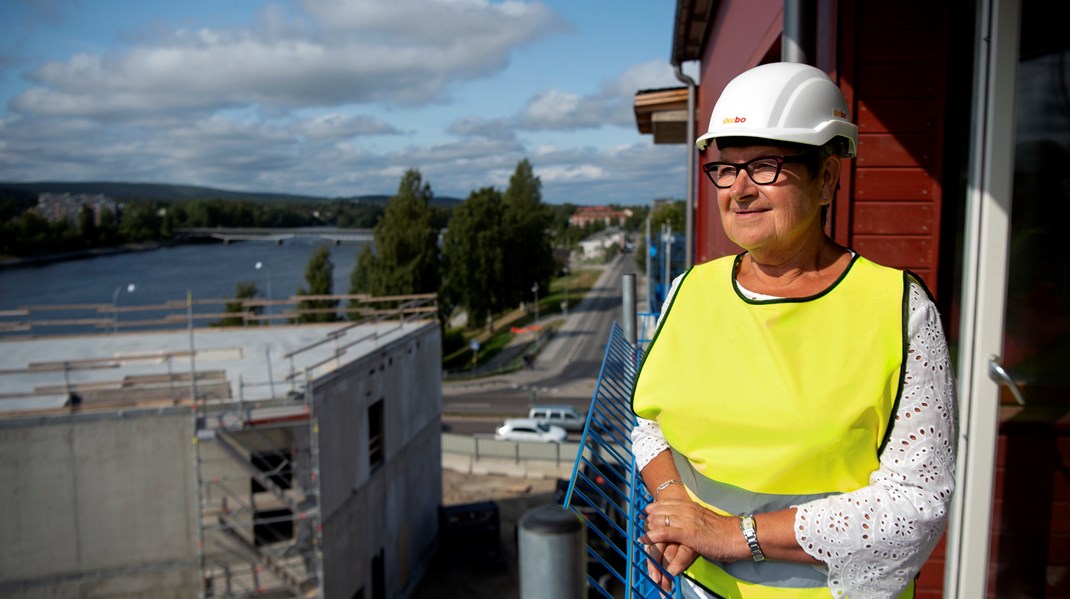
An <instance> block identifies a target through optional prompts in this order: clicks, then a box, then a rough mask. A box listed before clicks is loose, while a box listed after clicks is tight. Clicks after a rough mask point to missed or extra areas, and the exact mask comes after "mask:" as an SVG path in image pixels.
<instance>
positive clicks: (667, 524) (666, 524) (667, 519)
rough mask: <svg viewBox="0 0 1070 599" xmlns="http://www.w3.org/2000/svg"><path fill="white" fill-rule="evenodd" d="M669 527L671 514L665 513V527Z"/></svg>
mask: <svg viewBox="0 0 1070 599" xmlns="http://www.w3.org/2000/svg"><path fill="white" fill-rule="evenodd" d="M668 527H669V515H668V514H665V528H668Z"/></svg>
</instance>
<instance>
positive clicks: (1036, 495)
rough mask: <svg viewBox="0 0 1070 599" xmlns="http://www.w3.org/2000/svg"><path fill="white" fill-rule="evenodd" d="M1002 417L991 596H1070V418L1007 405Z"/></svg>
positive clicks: (1059, 412)
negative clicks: (1069, 465)
mask: <svg viewBox="0 0 1070 599" xmlns="http://www.w3.org/2000/svg"><path fill="white" fill-rule="evenodd" d="M1001 420H1002V421H1003V422H1002V425H1001V427H1000V436H999V447H998V450H997V451H998V453H997V455H996V484H995V487H996V488H995V498H996V499H995V502H994V503H993V506H992V537H991V542H992V546H991V549H990V553H989V555H990V558H989V559H990V561H989V585H988V597H990V598H992V599H996V598H999V597H1047V598H1048V599H1066V598H1070V472H1068V470H1067V464H1070V416H1067V415H1066V414H1065V409H1063V410H1055V411H1054V412H1052V411H1046V410H1044V409H1036V408H1026V409H1021V408H1018V407H1007V406H1005V407H1004V408H1003V409H1002V418H1001ZM1008 464H1014V468H1008V467H1007V465H1008ZM1045 558H1046V559H1045Z"/></svg>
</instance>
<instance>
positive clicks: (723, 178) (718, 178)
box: [702, 154, 811, 189]
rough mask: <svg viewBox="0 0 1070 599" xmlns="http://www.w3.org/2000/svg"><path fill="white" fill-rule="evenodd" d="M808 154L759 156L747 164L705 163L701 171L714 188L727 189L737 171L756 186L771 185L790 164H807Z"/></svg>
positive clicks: (737, 173)
mask: <svg viewBox="0 0 1070 599" xmlns="http://www.w3.org/2000/svg"><path fill="white" fill-rule="evenodd" d="M810 159H811V156H810V154H799V155H797V156H759V157H758V158H755V159H754V160H748V161H747V162H740V163H734V162H707V163H706V164H703V165H702V171H703V172H704V173H706V176H707V177H709V178H710V181H711V182H712V183H713V184H714V186H715V187H718V188H720V189H727V188H729V187H731V186H732V184H733V183H735V182H736V177H737V176H738V175H739V171H740V170H743V169H745V170H746V171H747V174H748V175H750V180H751V181H754V183H755V184H757V185H772V184H773V183H776V180H777V178H778V177H780V169H781V168H783V166H784V165H785V164H788V163H792V162H807V161H809V160H810Z"/></svg>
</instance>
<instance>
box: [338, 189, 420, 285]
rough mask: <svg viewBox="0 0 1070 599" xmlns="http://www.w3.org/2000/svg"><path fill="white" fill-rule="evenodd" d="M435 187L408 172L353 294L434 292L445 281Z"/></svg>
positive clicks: (367, 249)
mask: <svg viewBox="0 0 1070 599" xmlns="http://www.w3.org/2000/svg"><path fill="white" fill-rule="evenodd" d="M432 197H433V194H432V193H431V186H430V185H429V184H427V183H424V182H423V179H422V178H421V176H420V171H418V170H416V169H409V170H408V171H406V172H405V174H404V175H402V177H401V183H400V184H399V185H398V192H397V194H396V195H394V196H393V197H392V198H390V202H389V203H388V204H387V207H386V212H385V213H384V214H383V217H382V219H380V220H379V222H378V223H377V224H376V225H375V228H374V229H373V233H372V236H373V239H374V244H373V246H374V249H373V247H372V246H367V245H366V246H364V248H363V249H362V250H361V253H360V255H359V256H358V257H357V263H356V265H355V266H354V268H353V273H352V275H351V276H350V291H349V292H350V293H368V294H370V295H376V296H383V295H403V294H410V293H433V292H436V291H438V287H439V283H440V282H441V275H440V260H439V251H438V234H439V230H438V228H437V227H436V226H435V225H434V218H435V212H434V210H432V209H431V206H430V201H431V198H432Z"/></svg>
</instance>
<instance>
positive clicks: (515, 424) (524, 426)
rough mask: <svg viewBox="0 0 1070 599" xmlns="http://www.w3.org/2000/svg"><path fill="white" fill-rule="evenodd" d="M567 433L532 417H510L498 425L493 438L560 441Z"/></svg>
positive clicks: (546, 441)
mask: <svg viewBox="0 0 1070 599" xmlns="http://www.w3.org/2000/svg"><path fill="white" fill-rule="evenodd" d="M567 437H568V433H567V432H565V429H563V428H561V427H560V426H555V425H552V424H544V423H542V422H539V421H538V420H534V419H532V418H510V419H509V420H506V421H505V422H503V423H502V425H501V426H499V427H498V430H497V431H495V433H494V438H495V439H499V440H503V441H541V442H543V443H560V442H561V441H564V440H565V439H566V438H567Z"/></svg>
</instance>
